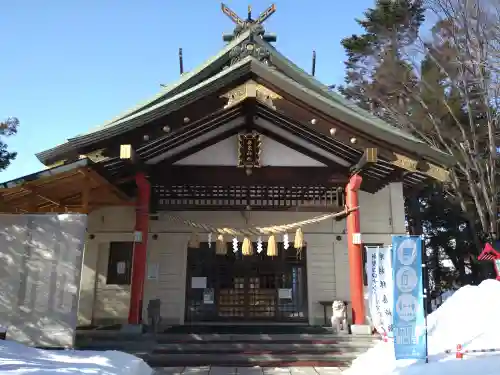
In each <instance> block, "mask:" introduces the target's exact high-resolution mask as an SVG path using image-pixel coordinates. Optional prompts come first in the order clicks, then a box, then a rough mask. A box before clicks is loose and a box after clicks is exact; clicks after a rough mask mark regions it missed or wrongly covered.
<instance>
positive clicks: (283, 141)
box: [252, 125, 349, 174]
mask: <svg viewBox="0 0 500 375" xmlns="http://www.w3.org/2000/svg"><path fill="white" fill-rule="evenodd" d="M252 129H255V130H257V131H258V132H259V133H261V134H262V135H265V136H266V137H268V138H271V139H272V140H274V141H276V142H278V143H281V144H282V145H285V146H287V147H289V148H291V149H293V150H295V151H297V152H299V153H301V154H303V155H305V156H308V157H310V158H311V159H314V160H316V161H319V162H320V163H323V164H325V165H326V166H328V167H331V168H333V167H335V168H339V169H342V170H345V173H346V174H347V173H348V172H349V171H348V169H347V168H344V167H343V166H340V165H338V164H336V163H335V162H334V161H332V160H331V159H328V158H326V157H324V156H322V155H318V154H317V153H315V152H314V151H311V150H309V149H307V148H306V147H302V146H300V145H297V144H295V143H293V142H292V141H289V140H288V139H286V138H283V137H281V136H279V135H277V134H275V133H272V132H270V131H269V130H267V129H264V128H262V127H260V126H258V125H254V126H253V128H252ZM313 144H314V143H313Z"/></svg>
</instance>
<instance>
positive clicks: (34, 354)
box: [0, 341, 153, 375]
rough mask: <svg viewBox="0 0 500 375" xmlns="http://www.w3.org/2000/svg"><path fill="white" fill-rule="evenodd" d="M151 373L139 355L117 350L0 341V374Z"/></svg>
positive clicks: (136, 374) (142, 374) (138, 374)
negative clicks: (40, 346) (46, 347)
mask: <svg viewBox="0 0 500 375" xmlns="http://www.w3.org/2000/svg"><path fill="white" fill-rule="evenodd" d="M62 373H64V374H67V375H72V374H88V375H90V374H92V375H93V374H100V375H118V374H120V375H151V374H152V373H153V370H152V369H151V368H150V367H149V366H148V365H147V364H146V363H145V362H144V361H143V360H142V359H140V358H137V357H134V356H133V355H130V354H126V353H122V352H117V351H104V352H97V351H79V350H64V351H63V350H41V349H35V348H31V347H27V346H24V345H22V344H18V343H16V342H13V341H0V375H21V374H29V375H59V374H62Z"/></svg>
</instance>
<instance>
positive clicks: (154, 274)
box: [148, 263, 160, 280]
mask: <svg viewBox="0 0 500 375" xmlns="http://www.w3.org/2000/svg"><path fill="white" fill-rule="evenodd" d="M159 268H160V267H159V265H158V263H148V280H158V274H159Z"/></svg>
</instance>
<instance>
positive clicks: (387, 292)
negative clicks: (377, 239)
mask: <svg viewBox="0 0 500 375" xmlns="http://www.w3.org/2000/svg"><path fill="white" fill-rule="evenodd" d="M365 267H366V275H367V277H368V305H369V308H370V317H371V320H372V324H373V325H374V327H375V329H376V330H377V331H378V332H379V333H380V334H381V335H384V334H386V335H387V336H389V337H392V324H393V315H392V314H393V311H392V310H393V292H392V291H393V282H394V281H393V279H392V254H391V247H389V246H388V247H366V265H365ZM398 277H399V278H398ZM415 277H416V275H415ZM399 279H401V280H403V279H404V280H405V282H406V284H404V283H403V282H402V283H401V285H402V286H403V285H410V284H411V283H412V282H413V280H414V279H413V275H412V274H411V273H409V272H401V274H399V273H398V275H397V276H396V280H397V281H396V282H397V283H398V282H399V281H400V280H399ZM397 285H399V284H397Z"/></svg>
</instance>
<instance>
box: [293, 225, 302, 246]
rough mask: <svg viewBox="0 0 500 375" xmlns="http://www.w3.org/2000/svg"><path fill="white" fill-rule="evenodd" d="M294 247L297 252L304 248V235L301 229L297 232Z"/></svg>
mask: <svg viewBox="0 0 500 375" xmlns="http://www.w3.org/2000/svg"><path fill="white" fill-rule="evenodd" d="M293 247H295V248H296V249H297V250H300V249H302V248H303V247H304V234H303V233H302V229H300V228H297V231H296V232H295V240H294V241H293Z"/></svg>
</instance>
